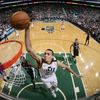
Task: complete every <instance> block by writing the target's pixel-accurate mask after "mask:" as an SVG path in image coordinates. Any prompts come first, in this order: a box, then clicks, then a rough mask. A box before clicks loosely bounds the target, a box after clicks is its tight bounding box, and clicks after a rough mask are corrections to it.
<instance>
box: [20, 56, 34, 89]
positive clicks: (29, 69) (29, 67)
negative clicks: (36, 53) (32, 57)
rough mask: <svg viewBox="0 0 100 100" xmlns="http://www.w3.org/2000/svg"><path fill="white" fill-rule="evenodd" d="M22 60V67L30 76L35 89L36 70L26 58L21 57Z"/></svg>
mask: <svg viewBox="0 0 100 100" xmlns="http://www.w3.org/2000/svg"><path fill="white" fill-rule="evenodd" d="M20 60H21V65H22V67H24V68H25V69H26V71H27V73H28V75H29V76H30V78H31V82H32V83H33V87H34V89H35V69H34V66H33V65H32V64H31V63H30V62H29V61H27V60H26V59H25V57H24V56H21V58H20Z"/></svg>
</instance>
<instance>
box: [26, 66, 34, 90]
mask: <svg viewBox="0 0 100 100" xmlns="http://www.w3.org/2000/svg"><path fill="white" fill-rule="evenodd" d="M27 73H28V74H29V75H30V77H31V82H32V83H33V87H34V89H35V75H34V74H33V70H32V68H28V70H27Z"/></svg>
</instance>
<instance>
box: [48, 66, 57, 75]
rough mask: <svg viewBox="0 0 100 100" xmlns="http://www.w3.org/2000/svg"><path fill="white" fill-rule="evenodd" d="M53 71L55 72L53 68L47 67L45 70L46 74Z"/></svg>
mask: <svg viewBox="0 0 100 100" xmlns="http://www.w3.org/2000/svg"><path fill="white" fill-rule="evenodd" d="M54 71H55V68H51V67H48V69H47V70H46V74H51V73H53V72H54Z"/></svg>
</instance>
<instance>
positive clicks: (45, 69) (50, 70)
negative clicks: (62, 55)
mask: <svg viewBox="0 0 100 100" xmlns="http://www.w3.org/2000/svg"><path fill="white" fill-rule="evenodd" d="M56 70H57V61H56V60H54V59H53V60H52V62H51V64H48V63H46V62H43V63H42V67H41V68H40V69H39V72H40V76H41V78H48V77H50V76H51V75H53V74H55V72H56Z"/></svg>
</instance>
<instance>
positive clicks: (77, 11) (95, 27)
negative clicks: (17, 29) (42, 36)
mask: <svg viewBox="0 0 100 100" xmlns="http://www.w3.org/2000/svg"><path fill="white" fill-rule="evenodd" d="M18 10H24V11H26V12H27V13H28V14H29V15H30V17H31V19H32V20H33V21H35V20H45V19H48V20H49V21H51V20H65V21H70V22H72V23H73V24H75V25H77V26H78V27H80V28H82V29H83V30H84V31H86V32H87V33H90V34H91V36H92V37H93V38H94V39H96V40H97V41H98V42H99V43H100V28H99V27H100V10H99V8H98V9H97V8H90V7H84V6H83V7H82V6H76V5H67V4H35V5H28V6H21V7H15V8H9V9H3V10H1V11H0V35H1V34H3V31H4V30H5V29H7V28H8V27H10V24H9V16H11V14H12V13H14V12H15V11H18Z"/></svg>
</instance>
